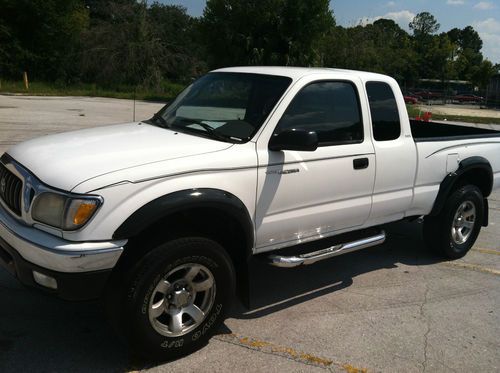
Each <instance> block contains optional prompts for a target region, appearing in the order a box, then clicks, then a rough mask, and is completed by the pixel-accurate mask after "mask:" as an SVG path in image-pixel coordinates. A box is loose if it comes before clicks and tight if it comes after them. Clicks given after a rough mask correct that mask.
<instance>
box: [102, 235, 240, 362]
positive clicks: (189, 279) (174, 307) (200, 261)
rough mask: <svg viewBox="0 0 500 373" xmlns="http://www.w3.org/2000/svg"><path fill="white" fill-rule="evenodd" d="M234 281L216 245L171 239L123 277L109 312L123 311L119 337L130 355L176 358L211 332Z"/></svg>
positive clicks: (227, 303) (224, 255) (201, 240)
mask: <svg viewBox="0 0 500 373" xmlns="http://www.w3.org/2000/svg"><path fill="white" fill-rule="evenodd" d="M234 276H235V275H234V268H233V265H232V262H231V259H230V258H229V256H228V255H227V253H226V252H225V250H224V249H223V248H222V247H221V246H220V245H219V244H218V243H216V242H214V241H212V240H209V239H206V238H196V237H192V238H181V239H176V240H173V241H170V242H167V243H165V244H163V245H160V246H159V247H157V248H155V249H154V250H152V251H151V252H149V253H148V254H147V255H146V256H145V257H143V258H142V259H141V261H140V262H139V263H137V265H136V266H135V267H134V268H133V269H132V270H131V271H130V272H129V273H128V275H127V276H126V280H125V284H124V286H122V289H121V291H120V293H121V296H120V297H119V299H118V303H119V306H118V307H116V305H115V307H111V308H110V309H112V310H114V312H120V313H121V312H123V313H122V317H121V322H120V324H121V328H122V332H123V333H122V334H124V335H125V337H126V338H127V340H128V342H129V345H130V346H131V347H132V348H133V349H134V350H135V351H136V352H138V353H139V354H141V355H142V356H145V357H147V358H150V359H155V360H169V359H173V358H177V357H180V356H183V355H185V354H188V353H190V352H192V351H194V350H196V349H198V348H200V347H202V346H203V345H204V344H206V342H207V341H208V339H209V338H210V337H211V336H212V335H213V333H214V332H215V331H217V328H218V327H219V325H220V324H221V323H222V322H223V320H224V316H225V314H226V312H227V310H228V308H229V306H230V303H231V301H232V295H233V293H234V283H235V281H234ZM110 317H111V318H113V317H118V315H113V313H112V314H110ZM115 325H116V323H115Z"/></svg>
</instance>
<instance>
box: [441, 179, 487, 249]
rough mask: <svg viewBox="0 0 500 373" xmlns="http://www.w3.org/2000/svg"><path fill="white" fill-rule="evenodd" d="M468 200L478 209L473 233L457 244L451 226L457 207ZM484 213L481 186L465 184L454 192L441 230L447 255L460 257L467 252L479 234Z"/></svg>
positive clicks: (444, 215)
mask: <svg viewBox="0 0 500 373" xmlns="http://www.w3.org/2000/svg"><path fill="white" fill-rule="evenodd" d="M466 201H470V202H472V203H473V204H474V207H475V209H476V217H475V223H474V228H473V229H472V233H471V235H470V236H469V238H468V239H467V241H465V242H464V243H463V244H457V243H455V242H454V240H453V238H452V235H451V228H452V225H453V220H454V218H455V214H456V212H457V209H458V208H459V206H460V205H461V204H462V203H464V202H466ZM483 214H484V203H483V195H482V193H481V191H480V190H479V188H477V187H476V186H473V185H465V186H463V187H461V188H459V189H457V190H456V191H455V192H453V193H452V195H451V196H450V198H449V199H448V201H447V202H446V204H445V207H444V209H443V216H442V218H443V224H442V226H441V228H442V231H441V232H440V234H441V247H442V251H443V253H444V254H445V255H446V256H447V257H449V258H451V259H458V258H461V257H463V256H464V255H465V254H467V252H468V251H469V250H470V249H471V247H472V246H473V245H474V243H475V241H476V239H477V237H478V235H479V232H480V230H481V225H482V221H483Z"/></svg>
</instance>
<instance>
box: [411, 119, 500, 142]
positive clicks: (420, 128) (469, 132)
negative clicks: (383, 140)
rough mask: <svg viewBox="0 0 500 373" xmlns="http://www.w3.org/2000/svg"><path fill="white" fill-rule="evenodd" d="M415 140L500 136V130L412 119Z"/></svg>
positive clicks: (412, 131)
mask: <svg viewBox="0 0 500 373" xmlns="http://www.w3.org/2000/svg"><path fill="white" fill-rule="evenodd" d="M410 127H411V133H412V135H413V138H414V140H415V142H423V141H449V140H460V139H474V138H485V137H500V131H496V130H490V129H484V128H477V127H467V126H461V125H453V124H444V123H437V122H424V121H419V120H412V119H410Z"/></svg>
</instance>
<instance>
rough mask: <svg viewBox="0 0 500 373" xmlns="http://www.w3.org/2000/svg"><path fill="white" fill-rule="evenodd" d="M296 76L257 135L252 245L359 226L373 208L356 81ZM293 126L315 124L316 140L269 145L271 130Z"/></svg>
mask: <svg viewBox="0 0 500 373" xmlns="http://www.w3.org/2000/svg"><path fill="white" fill-rule="evenodd" d="M299 83H302V84H299ZM299 83H297V84H296V85H295V86H294V87H293V88H292V90H291V91H290V92H289V94H288V95H287V97H285V98H284V100H283V101H282V103H281V105H280V107H278V108H277V110H276V111H275V114H274V115H273V118H271V119H270V121H269V123H268V125H267V126H266V128H265V130H264V131H263V133H262V134H261V136H260V137H259V139H258V142H257V154H258V164H259V167H258V186H257V202H256V238H257V242H256V252H263V251H268V250H272V249H275V248H279V247H285V246H291V245H294V244H297V243H300V242H304V241H309V240H315V239H319V238H322V237H326V236H330V235H333V234H335V233H337V232H340V231H342V230H346V229H349V228H352V227H357V226H361V225H363V224H364V223H365V222H366V220H367V219H368V216H369V214H370V208H371V204H372V192H373V186H374V180H375V154H374V149H373V144H372V142H371V141H370V136H368V135H366V134H367V133H368V131H367V123H368V119H367V118H366V116H365V115H364V114H363V113H366V110H363V108H364V105H366V103H364V104H363V103H362V102H361V101H360V99H359V97H360V96H359V94H358V92H359V91H361V89H362V88H361V83H360V82H358V81H353V80H352V79H345V80H344V79H342V80H324V79H322V80H317V79H316V80H312V79H310V81H305V82H302V81H300V82H299ZM297 86H298V87H297ZM273 123H274V124H273ZM292 129H305V130H310V131H315V132H316V133H317V135H318V139H319V144H318V148H317V149H316V150H315V151H290V150H281V151H271V150H269V148H268V144H269V139H270V138H271V136H273V135H276V134H279V133H280V132H282V131H287V130H292Z"/></svg>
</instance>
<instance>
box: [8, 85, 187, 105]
mask: <svg viewBox="0 0 500 373" xmlns="http://www.w3.org/2000/svg"><path fill="white" fill-rule="evenodd" d="M182 88H184V86H183V85H181V84H175V83H170V82H165V83H164V84H163V85H162V87H161V90H160V91H151V90H145V89H140V88H138V89H137V91H136V92H135V97H136V99H138V100H147V101H170V100H171V99H172V98H174V97H175V96H176V95H177V94H178V93H179V92H180V91H181V90H182ZM1 93H13V94H24V95H32V96H88V97H111V98H125V99H133V98H134V87H132V86H117V87H113V88H103V87H99V86H97V85H96V84H83V83H82V84H75V85H60V84H56V83H46V82H31V83H30V85H29V89H28V90H27V89H26V88H25V87H24V84H23V82H13V81H2V82H1V86H0V94H1Z"/></svg>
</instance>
